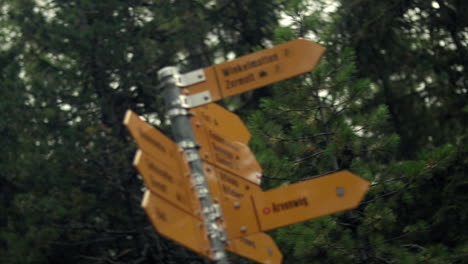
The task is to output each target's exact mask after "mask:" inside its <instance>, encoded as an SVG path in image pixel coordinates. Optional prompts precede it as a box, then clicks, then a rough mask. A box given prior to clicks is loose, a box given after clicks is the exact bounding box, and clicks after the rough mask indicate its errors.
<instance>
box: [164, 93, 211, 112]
mask: <svg viewBox="0 0 468 264" xmlns="http://www.w3.org/2000/svg"><path fill="white" fill-rule="evenodd" d="M211 102H212V99H211V93H210V91H203V92H200V93H196V94H192V95H179V100H177V101H175V102H174V103H173V104H172V105H173V106H181V107H183V108H192V107H197V106H200V105H204V104H208V103H211Z"/></svg>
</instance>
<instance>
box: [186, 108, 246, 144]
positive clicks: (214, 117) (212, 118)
mask: <svg viewBox="0 0 468 264" xmlns="http://www.w3.org/2000/svg"><path fill="white" fill-rule="evenodd" d="M190 112H192V114H193V115H195V116H197V119H196V122H200V123H198V124H197V123H196V122H195V126H200V125H204V126H206V127H207V128H208V129H210V130H214V131H216V132H217V133H218V134H220V135H223V137H224V138H226V139H229V140H231V141H239V142H242V143H244V144H248V143H249V140H250V136H251V135H250V132H249V130H248V128H247V127H246V126H245V125H244V122H242V120H241V119H240V118H239V116H237V115H236V114H234V113H233V112H231V111H229V110H227V109H225V108H224V107H222V106H220V105H217V104H215V103H211V104H206V105H203V106H199V107H196V108H192V109H190Z"/></svg>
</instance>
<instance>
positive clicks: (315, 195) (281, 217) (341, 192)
mask: <svg viewBox="0 0 468 264" xmlns="http://www.w3.org/2000/svg"><path fill="white" fill-rule="evenodd" d="M368 188H369V182H368V181H366V180H364V179H362V178H360V177H358V176H357V175H355V174H353V173H351V172H349V171H347V170H343V171H339V172H335V173H332V174H328V175H325V176H321V177H318V178H314V179H310V180H306V181H303V182H299V183H295V184H291V185H288V186H284V187H280V188H277V189H273V190H270V191H266V192H264V193H263V195H253V200H254V204H255V208H256V210H257V216H258V220H259V223H260V230H262V231H267V230H272V229H276V228H279V227H282V226H286V225H291V224H295V223H299V222H303V221H306V220H309V219H313V218H317V217H321V216H325V215H329V214H333V213H336V212H340V211H344V210H349V209H352V208H355V207H357V206H358V205H359V203H360V202H361V200H362V198H363V197H364V195H365V194H366V192H367V190H368Z"/></svg>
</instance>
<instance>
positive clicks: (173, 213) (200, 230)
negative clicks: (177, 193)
mask: <svg viewBox="0 0 468 264" xmlns="http://www.w3.org/2000/svg"><path fill="white" fill-rule="evenodd" d="M141 206H142V207H143V209H144V210H145V212H146V215H147V216H148V218H149V219H150V220H151V224H152V225H153V227H154V229H156V230H157V231H158V233H160V234H161V235H163V236H165V237H167V238H169V239H172V240H174V241H176V242H177V243H179V244H181V245H183V246H184V247H187V248H189V249H191V250H192V251H194V252H196V253H198V254H200V255H202V256H204V257H206V258H208V259H213V258H212V256H211V251H210V244H209V241H208V236H207V233H206V229H205V226H204V224H203V222H202V221H201V220H200V219H198V218H196V217H194V216H192V215H189V214H187V213H186V212H184V211H182V210H180V209H179V208H177V207H175V206H173V205H171V204H170V203H168V202H167V201H166V200H164V199H161V198H160V197H159V196H157V195H154V194H152V193H151V192H149V191H146V192H145V195H144V197H143V200H142V203H141Z"/></svg>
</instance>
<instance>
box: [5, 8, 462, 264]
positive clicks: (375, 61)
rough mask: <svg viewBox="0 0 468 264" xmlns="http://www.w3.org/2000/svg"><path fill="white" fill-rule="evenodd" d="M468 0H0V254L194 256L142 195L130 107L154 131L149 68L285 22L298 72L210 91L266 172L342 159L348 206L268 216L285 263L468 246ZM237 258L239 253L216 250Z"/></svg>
mask: <svg viewBox="0 0 468 264" xmlns="http://www.w3.org/2000/svg"><path fill="white" fill-rule="evenodd" d="M466 14H468V2H467V1H464V0H434V1H430V0H386V1H377V0H346V1H345V0H336V1H325V0H315V1H311V0H270V1H254V0H243V1H240V0H233V1H228V0H192V1H189V0H173V1H151V0H131V1H124V0H99V1H94V0H75V1H70V0H41V1H39V0H36V1H34V0H3V1H1V2H0V69H1V71H0V111H1V112H2V115H1V116H2V118H1V119H0V133H1V137H0V146H1V148H2V151H1V152H0V263H5V264H25V263H31V264H32V263H38V264H39V263H83V264H84V263H90V264H91V263H135V264H137V263H148V264H149V263H206V262H205V261H204V260H203V259H201V258H200V257H198V256H197V255H194V254H193V253H191V252H190V251H188V250H185V249H184V248H182V247H180V246H178V245H176V244H174V243H172V242H170V241H169V240H167V239H165V238H163V237H160V236H158V235H157V234H156V233H155V232H154V231H153V230H152V228H151V226H150V223H149V222H148V220H147V219H146V217H145V216H144V214H143V211H142V209H141V208H140V200H141V196H142V188H143V185H142V182H141V180H140V179H139V178H138V177H137V173H136V171H135V169H134V168H133V167H132V166H131V164H132V158H133V155H134V153H135V150H136V146H135V145H134V143H133V142H132V141H131V139H130V138H129V136H128V134H127V132H126V130H125V129H124V127H123V125H122V118H123V116H124V113H125V111H126V110H127V109H133V110H134V111H135V112H137V113H138V114H140V115H142V116H144V117H146V118H147V119H148V120H149V121H151V122H153V124H154V125H155V126H158V127H159V128H160V129H161V130H163V131H165V133H167V134H170V133H169V130H168V127H167V125H166V122H165V115H164V109H163V105H162V102H161V98H160V96H159V95H158V93H157V90H156V87H157V86H158V84H159V83H158V80H157V71H158V70H159V69H161V68H162V67H164V66H169V65H178V66H180V67H181V69H183V70H184V71H188V70H194V69H198V68H201V67H205V66H208V65H211V64H214V63H220V62H223V61H227V60H229V59H233V58H235V57H238V56H241V55H244V54H248V53H251V52H253V51H256V50H260V49H264V48H267V47H271V46H272V45H275V44H279V43H283V42H286V41H288V40H291V39H296V38H300V37H302V38H306V39H310V40H312V41H315V42H318V43H320V44H322V45H324V46H325V47H326V48H327V51H326V53H325V55H324V57H323V58H322V60H321V62H320V65H319V67H318V68H317V69H316V70H315V71H313V72H312V73H308V74H305V75H303V76H301V77H297V78H294V79H291V80H288V81H283V82H280V83H277V84H275V85H271V86H269V87H266V88H263V89H260V90H257V91H254V92H250V93H248V94H245V95H242V96H238V97H236V98H232V99H228V100H224V101H223V102H221V103H222V104H223V105H224V106H225V107H228V108H229V109H230V110H233V111H234V112H236V113H237V114H238V115H239V116H240V117H241V118H242V119H243V120H244V121H246V123H247V125H248V126H249V128H250V130H251V132H252V134H253V138H252V141H251V148H252V149H253V151H254V152H255V154H256V156H257V158H258V160H259V162H260V163H261V165H262V167H263V169H264V175H265V176H264V180H263V182H262V187H263V188H264V189H270V188H273V187H277V186H280V185H283V184H290V183H294V182H299V181H301V180H304V179H307V178H310V177H313V176H316V175H320V174H323V173H327V172H330V171H334V170H337V169H349V170H351V171H353V172H354V173H356V174H358V175H360V176H361V177H363V178H365V179H367V180H369V181H370V182H372V184H371V187H370V190H369V193H368V194H367V195H366V197H365V200H364V201H363V202H362V203H361V204H360V206H359V207H358V208H356V209H355V210H352V211H349V212H345V213H339V214H334V215H331V216H327V217H322V218H319V219H315V220H311V221H307V222H304V223H301V224H296V225H292V226H288V227H284V228H281V229H278V230H276V231H273V232H271V235H272V236H273V237H274V239H275V241H276V242H277V243H278V245H279V248H280V249H281V250H282V252H283V254H284V263H376V264H377V263H379V264H380V263H382V264H388V263H444V264H445V263H468V229H467V228H466V226H465V225H466V224H467V223H468V207H467V206H466V205H467V204H468V192H467V190H468V178H465V177H466V176H467V175H468V155H467V154H468V137H467V136H468V131H467V122H468V104H467V102H468V79H467V76H468V74H467V73H468V69H467V68H468V50H467V47H468V16H467V15H466ZM230 258H231V260H232V262H233V263H251V262H249V261H248V260H245V259H241V258H239V257H236V256H233V255H232V256H230Z"/></svg>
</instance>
